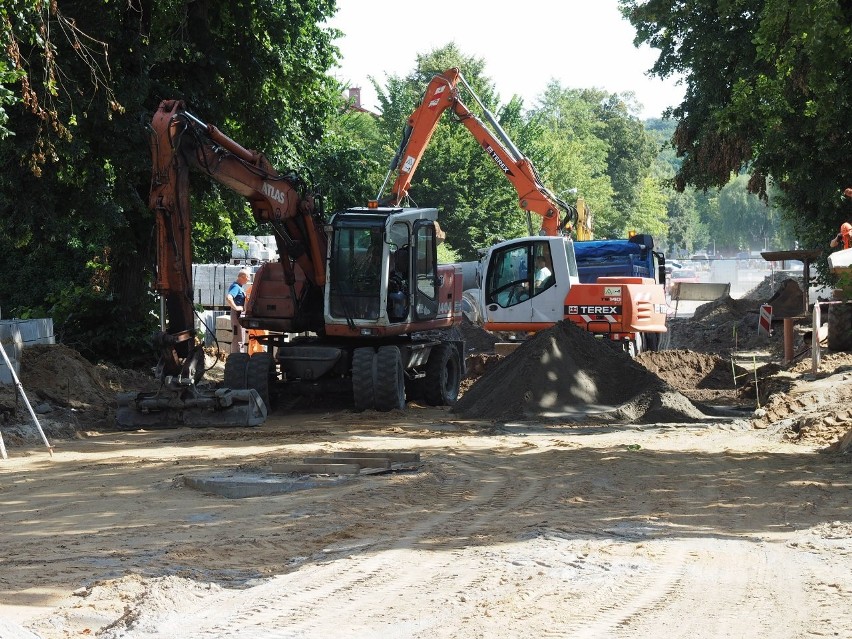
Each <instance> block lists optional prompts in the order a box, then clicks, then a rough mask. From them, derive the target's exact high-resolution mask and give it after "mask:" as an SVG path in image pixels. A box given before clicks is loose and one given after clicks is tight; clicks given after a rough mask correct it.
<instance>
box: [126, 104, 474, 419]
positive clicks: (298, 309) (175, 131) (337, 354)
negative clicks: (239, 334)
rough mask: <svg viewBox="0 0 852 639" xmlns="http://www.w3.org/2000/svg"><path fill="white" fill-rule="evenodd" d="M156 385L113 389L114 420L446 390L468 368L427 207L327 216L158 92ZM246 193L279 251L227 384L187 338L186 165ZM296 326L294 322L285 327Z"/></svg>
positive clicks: (236, 412) (258, 292) (396, 402)
mask: <svg viewBox="0 0 852 639" xmlns="http://www.w3.org/2000/svg"><path fill="white" fill-rule="evenodd" d="M150 142H151V153H152V160H153V171H152V184H151V192H150V198H149V206H150V208H151V210H152V211H153V212H154V214H155V222H156V242H157V263H156V274H155V281H154V289H155V291H156V292H157V293H158V294H159V296H160V300H161V305H160V316H161V327H160V328H161V330H160V332H159V334H158V335H157V336H156V338H155V345H156V347H157V350H158V351H159V353H160V356H159V363H158V366H157V370H158V377H159V378H160V380H161V387H160V389H159V390H158V391H156V392H151V393H126V394H124V395H123V396H122V397H120V398H119V411H118V422H119V425H120V426H123V427H126V428H134V427H141V426H163V427H164V426H171V425H177V424H186V425H203V426H209V425H257V424H259V423H262V422H263V421H264V420H265V418H266V416H267V413H268V409H269V407H270V406H271V404H272V401H273V400H274V399H275V397H276V396H278V395H280V394H282V393H285V392H291V393H294V394H299V395H304V394H311V395H314V396H325V395H326V394H328V393H332V392H342V393H344V394H349V395H350V396H351V398H352V400H353V401H354V404H355V407H356V408H357V409H361V410H363V409H367V408H375V409H377V410H383V411H387V410H392V409H394V408H397V409H400V408H404V406H405V402H406V399H410V398H413V397H415V396H416V397H418V398H420V399H422V400H423V401H425V402H426V403H428V404H432V405H445V404H451V403H453V402H454V401H455V398H456V397H457V395H458V390H459V382H460V379H461V377H463V375H464V357H463V355H464V344H463V341H461V340H458V339H451V338H450V331H448V330H447V329H451V328H452V327H454V326H458V325H459V324H460V322H461V319H462V314H461V297H462V278H461V270H460V269H459V268H458V267H454V266H439V265H438V260H437V245H438V243H439V241H440V237H441V234H440V229H439V227H438V225H437V221H436V220H437V215H438V212H437V210H435V209H434V208H431V209H430V208H403V207H398V206H392V207H388V206H384V207H379V206H372V207H355V208H350V209H346V210H343V211H339V212H337V213H334V214H333V215H331V216H330V218H329V219H326V217H325V215H324V212H323V209H322V206H321V205H322V198H321V197H320V196H319V195H317V194H316V193H314V192H313V190H312V189H311V188H309V186H308V185H307V183H306V182H305V181H304V180H303V179H302V178H301V177H300V176H299V175H297V174H296V173H294V172H286V173H282V172H279V171H277V170H276V169H275V168H274V167H273V166H272V165H271V164H270V162H269V161H268V160H267V158H266V157H265V156H264V155H263V154H262V153H259V152H257V151H252V150H249V149H246V148H244V147H243V146H241V145H240V144H238V143H237V142H235V141H234V140H232V139H231V138H229V137H228V136H227V135H225V134H224V133H223V132H222V131H220V130H219V129H217V128H216V127H215V126H213V125H210V124H206V123H205V122H203V121H202V120H201V119H199V118H198V117H197V116H195V115H193V114H192V113H190V112H189V111H188V110H187V109H186V106H185V105H184V103H183V102H182V101H179V100H165V101H163V102H162V103H161V104H160V106H159V108H158V109H157V111H156V113H155V114H154V116H153V119H152V122H151V139H150ZM190 171H196V172H199V173H202V174H204V175H206V176H208V177H210V178H212V179H214V180H215V181H216V182H218V183H220V184H222V185H224V186H225V187H227V188H229V189H231V190H232V191H234V192H236V193H238V194H240V195H241V196H243V197H244V198H245V199H246V200H247V202H248V203H249V205H250V207H251V211H252V214H253V215H254V218H255V220H256V221H257V222H258V223H266V224H268V225H270V226H271V228H272V229H273V232H274V235H275V239H276V243H277V247H278V254H279V259H278V260H277V261H275V262H269V263H265V264H263V265H262V266H261V268H260V269H259V270H258V271H257V273H255V276H254V283H253V286H252V292H251V297H250V298H249V300H248V302H247V305H246V310H245V314H244V317H243V318H242V319H241V324H242V325H243V326H244V327H245V328H247V329H256V330H258V331H266V334H264V335H262V336H261V337H259V338H258V339H259V340H260V341H261V342H262V343H263V344H264V346H265V350H264V351H263V352H259V353H254V354H249V353H233V354H231V355H230V356H229V357H228V358H227V360H226V362H225V374H224V378H225V379H224V385H212V384H210V383H207V382H204V380H203V375H204V372H205V371H204V352H203V350H202V346H201V344H199V342H198V340H197V339H196V331H195V328H194V326H195V322H194V303H193V282H192V242H191V230H192V219H191V215H190V204H189V203H190V198H189V174H190ZM294 334H299V336H298V337H296V338H295V339H291V337H292V336H293V335H294Z"/></svg>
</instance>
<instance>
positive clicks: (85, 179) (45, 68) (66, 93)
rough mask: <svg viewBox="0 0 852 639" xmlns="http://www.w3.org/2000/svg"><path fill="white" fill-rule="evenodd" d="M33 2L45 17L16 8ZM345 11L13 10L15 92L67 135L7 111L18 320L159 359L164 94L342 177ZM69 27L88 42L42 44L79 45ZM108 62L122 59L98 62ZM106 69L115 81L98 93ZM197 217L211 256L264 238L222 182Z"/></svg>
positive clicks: (269, 3) (8, 207)
mask: <svg viewBox="0 0 852 639" xmlns="http://www.w3.org/2000/svg"><path fill="white" fill-rule="evenodd" d="M24 6H26V7H29V8H31V9H32V8H34V9H36V11H35V14H34V13H32V12H30V13H27V12H24V13H23V14H21V13H20V12H17V13H16V12H15V11H11V10H10V11H8V12H7V11H6V9H7V8H10V7H12V8H15V9H17V8H19V7H24ZM333 10H334V2H333V0H303V1H301V2H299V3H290V2H284V1H283V0H248V1H246V2H240V3H233V2H228V1H225V0H207V1H205V2H193V1H190V0H165V1H164V2H161V3H154V2H151V0H143V1H142V2H139V3H122V2H111V1H107V0H90V1H87V2H82V1H73V0H57V2H53V3H42V2H27V1H24V0H19V1H15V2H12V3H11V4H10V3H4V5H3V11H4V12H3V13H0V18H4V19H5V22H4V23H3V25H4V26H5V30H4V31H2V34H3V38H4V44H8V43H9V42H14V43H16V44H17V46H18V48H19V50H20V51H21V56H20V59H21V60H24V61H26V64H19V65H18V66H15V64H16V63H15V60H14V58H13V59H12V60H11V62H10V60H9V58H7V59H6V60H5V61H4V62H5V68H6V69H7V73H6V74H5V75H4V76H3V78H2V80H3V83H4V87H5V88H6V89H7V90H9V91H11V92H12V93H13V94H14V95H17V96H25V95H26V91H27V87H29V88H30V89H31V90H32V91H34V92H35V94H36V95H38V96H39V99H40V100H43V101H42V102H40V104H42V105H44V104H48V105H49V107H50V109H51V110H52V111H53V112H55V119H54V120H49V122H56V123H60V124H62V125H63V126H64V127H65V129H61V128H57V126H58V125H57V126H50V127H46V126H45V119H44V117H42V115H41V114H40V113H39V112H38V111H36V112H34V110H33V109H32V104H31V103H28V102H27V101H26V100H25V99H24V98H23V97H22V98H21V99H20V100H18V101H16V103H14V104H11V105H10V104H9V103H8V101H7V103H6V106H5V112H6V114H7V116H8V123H7V128H8V130H9V131H11V132H13V133H14V136H9V137H7V138H5V139H4V140H3V142H2V143H0V166H2V167H3V170H2V172H0V211H2V214H0V234H2V237H0V263H2V266H3V267H4V268H5V269H6V270H7V271H8V272H16V273H18V274H19V277H17V278H16V279H15V281H12V280H11V279H10V280H8V281H7V282H5V283H4V284H3V285H0V298H2V303H3V308H4V311H5V312H6V313H7V314H9V313H10V312H11V313H14V314H17V315H21V316H23V315H41V316H44V315H49V316H52V317H53V318H54V322H55V324H56V325H57V328H58V329H59V330H60V331H61V334H62V336H63V339H64V340H65V341H66V342H68V343H71V344H73V345H74V346H76V347H78V348H80V350H81V351H83V352H85V353H86V354H88V355H91V356H93V357H94V356H98V355H102V356H103V355H106V356H110V357H112V358H114V359H121V360H123V361H127V359H128V357H129V356H130V354H132V353H147V352H148V351H149V348H150V347H149V346H147V345H146V344H145V342H144V340H143V339H142V338H143V336H144V335H145V334H146V333H147V331H148V329H149V328H151V326H152V321H151V320H152V319H153V318H154V316H153V313H152V311H153V310H154V308H155V304H154V303H153V302H154V300H153V299H152V298H151V296H150V295H148V293H147V290H148V289H147V281H148V276H147V275H150V273H151V266H152V262H153V248H154V246H153V243H152V228H153V217H152V215H151V213H150V212H149V210H148V207H147V193H148V189H149V185H150V180H151V169H150V166H151V161H150V152H149V149H148V142H147V136H146V126H147V123H148V122H150V118H151V114H152V113H153V111H154V109H155V108H156V107H157V105H158V103H159V102H160V100H161V99H163V98H178V99H184V100H185V101H186V102H187V104H188V106H189V108H190V110H192V111H193V112H194V113H195V114H196V115H198V116H199V117H201V118H202V119H204V120H205V121H207V122H210V123H214V124H216V125H217V126H218V127H219V128H221V129H222V130H223V131H226V132H227V133H228V135H230V136H231V137H232V138H234V139H235V140H238V141H239V142H240V143H241V144H242V145H243V146H246V147H248V148H255V149H258V150H261V151H263V152H264V153H265V154H266V155H267V156H268V157H269V158H270V160H271V161H272V162H273V164H275V165H276V166H277V167H278V168H279V169H280V170H285V169H288V168H293V169H298V168H300V167H302V166H303V165H305V164H306V163H307V162H308V161H310V160H314V159H315V158H317V157H319V158H321V159H322V160H327V161H328V166H327V167H326V166H321V167H319V172H320V173H322V174H331V173H333V172H334V169H333V167H332V164H333V162H332V159H331V158H332V156H333V155H334V154H333V152H332V151H329V149H334V148H336V147H337V146H341V145H336V144H335V143H334V141H333V140H331V141H327V140H325V138H324V133H325V131H326V128H327V126H326V125H327V123H328V121H329V120H330V119H331V118H332V117H334V116H335V115H336V113H337V109H338V108H339V107H340V106H341V99H340V96H339V89H340V87H339V86H338V85H337V83H336V82H335V81H334V80H333V79H332V78H330V77H329V76H328V75H327V74H326V72H327V70H328V69H329V68H330V67H331V66H332V65H333V64H334V61H335V56H336V49H335V47H334V46H333V39H334V37H335V35H336V34H335V32H334V31H332V30H330V29H327V28H325V27H324V26H322V25H323V23H324V19H325V18H326V17H328V16H329V15H331V13H332V12H333ZM20 15H23V16H24V19H23V20H22V19H20V17H19V16H20ZM66 15H67V16H73V25H74V28H75V30H76V31H74V32H73V34H72V36H73V37H61V38H59V37H57V38H55V39H53V40H51V41H49V42H48V43H47V44H45V43H44V40H43V39H41V40H40V39H39V29H41V28H42V27H43V28H44V30H45V33H51V34H57V33H67V31H63V28H62V27H64V26H67V24H68V21H70V20H71V18H68V20H65V18H64V16H66ZM33 16H35V17H33ZM39 20H40V21H41V22H39ZM84 34H85V35H87V36H88V37H85V36H84ZM100 45H103V48H98V47H99V46H100ZM80 47H87V49H86V51H88V54H87V55H80V51H79V49H80ZM103 51H109V57H108V58H106V57H100V58H99V57H97V56H96V54H100V53H101V52H103ZM95 63H98V64H99V66H98V67H97V68H98V69H100V70H101V71H103V73H104V74H106V69H109V71H110V74H107V75H103V76H102V78H103V80H104V83H105V84H104V85H98V90H93V89H91V88H90V87H91V84H90V80H89V78H90V77H91V74H92V69H93V67H92V65H93V64H95ZM51 65H53V69H54V71H53V72H51V68H52V67H51ZM8 69H12V70H13V71H15V72H16V75H15V77H13V78H12V83H11V84H8V82H9V79H10V76H9V73H8ZM52 78H56V80H55V81H52ZM103 86H108V88H109V91H107V90H103ZM45 140H47V142H45ZM193 207H194V216H195V222H196V229H198V231H199V233H198V239H199V240H200V241H199V242H198V244H197V246H198V248H199V250H200V253H201V254H205V253H206V254H211V253H215V252H216V250H221V248H222V247H223V246H226V242H227V238H228V237H229V235H231V234H232V233H233V232H241V231H246V230H250V229H251V228H252V227H253V220H251V218H250V216H249V215H248V214H247V208H246V204H245V202H244V201H242V199H241V198H238V197H236V196H234V194H232V193H230V192H228V191H227V190H225V189H222V188H220V187H219V186H217V185H216V184H213V183H212V182H211V181H210V180H208V179H203V178H200V177H196V178H194V179H193ZM227 244H229V242H227ZM146 274H147V275H146ZM20 281H25V282H29V283H34V284H36V285H32V286H26V287H22V286H20V284H19V282H20Z"/></svg>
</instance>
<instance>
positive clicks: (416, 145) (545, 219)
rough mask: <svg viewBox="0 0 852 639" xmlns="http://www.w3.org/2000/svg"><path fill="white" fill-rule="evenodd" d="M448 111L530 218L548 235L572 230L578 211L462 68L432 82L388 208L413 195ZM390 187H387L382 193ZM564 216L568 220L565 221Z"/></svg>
mask: <svg viewBox="0 0 852 639" xmlns="http://www.w3.org/2000/svg"><path fill="white" fill-rule="evenodd" d="M459 85H461V86H462V87H464V88H465V89H466V90H467V92H468V93H469V94H470V95H471V96H472V97H473V99H474V100H475V101H476V102H477V104H478V105H479V106H480V108H481V109H482V111H483V113H484V114H485V117H486V119H487V120H488V122H489V124H490V125H491V129H489V127H488V126H486V125H485V123H484V122H483V121H482V120H480V119H479V118H478V117H477V116H476V115H474V114H473V113H472V112H471V110H470V109H469V108H468V107H467V106H466V105H465V103H464V102H462V100H461V97H460V92H459ZM448 110H449V111H450V112H451V113H453V114H454V115H455V116H456V117H457V118H458V120H459V122H461V123H462V125H464V127H465V128H466V129H467V130H468V131H470V133H471V134H472V135H473V137H474V138H476V141H477V142H478V143H479V145H480V146H481V147H482V148H483V149H484V151H485V153H486V154H487V155H488V156H489V157H490V158H491V159H492V160H493V161H494V163H495V164H496V165H497V167H498V168H499V169H500V170H501V171H502V172H503V174H504V175H505V177H506V179H507V180H509V182H511V183H512V186H513V187H514V188H515V191H516V192H517V194H518V204H519V206H520V207H521V208H522V209H523V210H524V211H527V212H528V213H535V214H537V215H539V216H541V218H542V233H543V234H544V235H552V236H553V235H561V234H562V232H563V230H570V228H571V225H573V224H574V223H575V222H576V220H577V211H576V209H574V208H573V207H571V206H570V205H568V204H567V203H565V202H563V201H562V200H560V199H559V198H558V197H557V196H556V195H554V194H553V193H552V192H551V191H550V190H549V189H548V188H547V187H545V186H544V185H543V184H542V182H541V179H540V178H539V176H538V174H537V172H536V170H535V167H534V166H533V165H532V163H531V162H530V161H529V159H527V158H526V157H525V156H524V155H523V154H522V153H521V152H520V151H519V150H518V149H517V147H516V146H515V145H514V143H513V142H512V141H511V139H510V138H509V136H508V135H507V134H506V132H505V131H504V130H503V128H502V127H501V126H500V125H499V123H498V122H497V119H496V118H495V117H494V116H493V114H491V113H490V112H489V111H488V109H486V108H485V105H484V104H482V101H481V100H480V99H479V97H478V96H477V95H476V93H475V92H474V91H473V89H472V88H471V87H470V85H469V84H468V83H467V82H466V81H465V79H464V77H463V76H462V74H461V72H460V71H459V70H458V69H457V68H452V69H447V70H446V71H444V72H443V73H441V74H438V75H436V76H435V77H433V78H432V80H431V81H430V82H429V85H428V86H427V87H426V91H425V93H424V97H423V99H422V100H421V102H420V105H419V106H418V107H417V108H416V109H415V110H414V112H413V113H412V114H411V116H410V117H409V118H408V121H407V123H406V126H405V129H404V131H403V136H402V142H401V143H400V145H399V149H398V150H397V153H396V155H395V156H394V158H393V160H392V162H391V166H390V171H389V173H388V177H390V175H391V174H393V173H394V172H397V174H396V179H395V181H394V183H393V185H392V186H391V189H390V194H389V195H387V196H386V197H382V195H381V193H379V198H378V199H379V201H380V202H381V203H382V204H385V205H388V206H399V204H400V203H401V202H402V201H403V200H404V199H405V197H406V196H407V195H408V190H409V188H410V187H411V182H412V179H413V177H414V172H415V171H416V170H417V167H418V165H419V164H420V160H421V158H422V157H423V153H424V151H425V150H426V147H427V146H428V145H429V141H430V140H431V139H432V135H433V134H434V133H435V129H437V127H438V122H439V121H440V119H441V116H442V115H443V114H444V112H445V111H448ZM492 129H493V131H492ZM495 132H496V135H495ZM386 184H387V180H386V181H385V185H386ZM385 185H383V186H382V191H384V188H385ZM563 216H564V217H566V218H567V219H565V220H563V219H562V218H563Z"/></svg>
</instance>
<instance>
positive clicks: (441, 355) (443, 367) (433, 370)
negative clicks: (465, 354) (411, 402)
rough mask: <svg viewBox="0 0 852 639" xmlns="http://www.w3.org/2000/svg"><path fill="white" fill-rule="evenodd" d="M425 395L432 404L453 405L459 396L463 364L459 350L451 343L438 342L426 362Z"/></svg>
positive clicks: (428, 402) (427, 401)
mask: <svg viewBox="0 0 852 639" xmlns="http://www.w3.org/2000/svg"><path fill="white" fill-rule="evenodd" d="M422 382H423V386H422V388H423V396H424V398H425V399H426V403H427V404H429V405H430V406H452V405H453V404H455V403H456V400H457V399H458V396H459V383H460V382H461V364H460V363H459V358H458V351H457V350H456V349H455V348H454V347H453V346H452V345H450V344H438V345H437V346H436V347H435V348H433V349H432V352H431V353H430V354H429V359H428V361H427V362H426V377H424V378H423V380H422Z"/></svg>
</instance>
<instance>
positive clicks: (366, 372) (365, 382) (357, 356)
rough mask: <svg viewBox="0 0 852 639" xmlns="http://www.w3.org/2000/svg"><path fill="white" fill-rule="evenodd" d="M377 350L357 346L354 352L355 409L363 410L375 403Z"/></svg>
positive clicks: (353, 383) (353, 390)
mask: <svg viewBox="0 0 852 639" xmlns="http://www.w3.org/2000/svg"><path fill="white" fill-rule="evenodd" d="M375 376H376V351H375V350H373V349H372V348H369V347H366V348H356V349H355V351H354V352H353V353H352V396H353V399H354V400H355V410H357V411H362V410H367V409H369V408H373V406H374V405H375V403H376V402H375V390H374V389H375V387H376V383H375Z"/></svg>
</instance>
